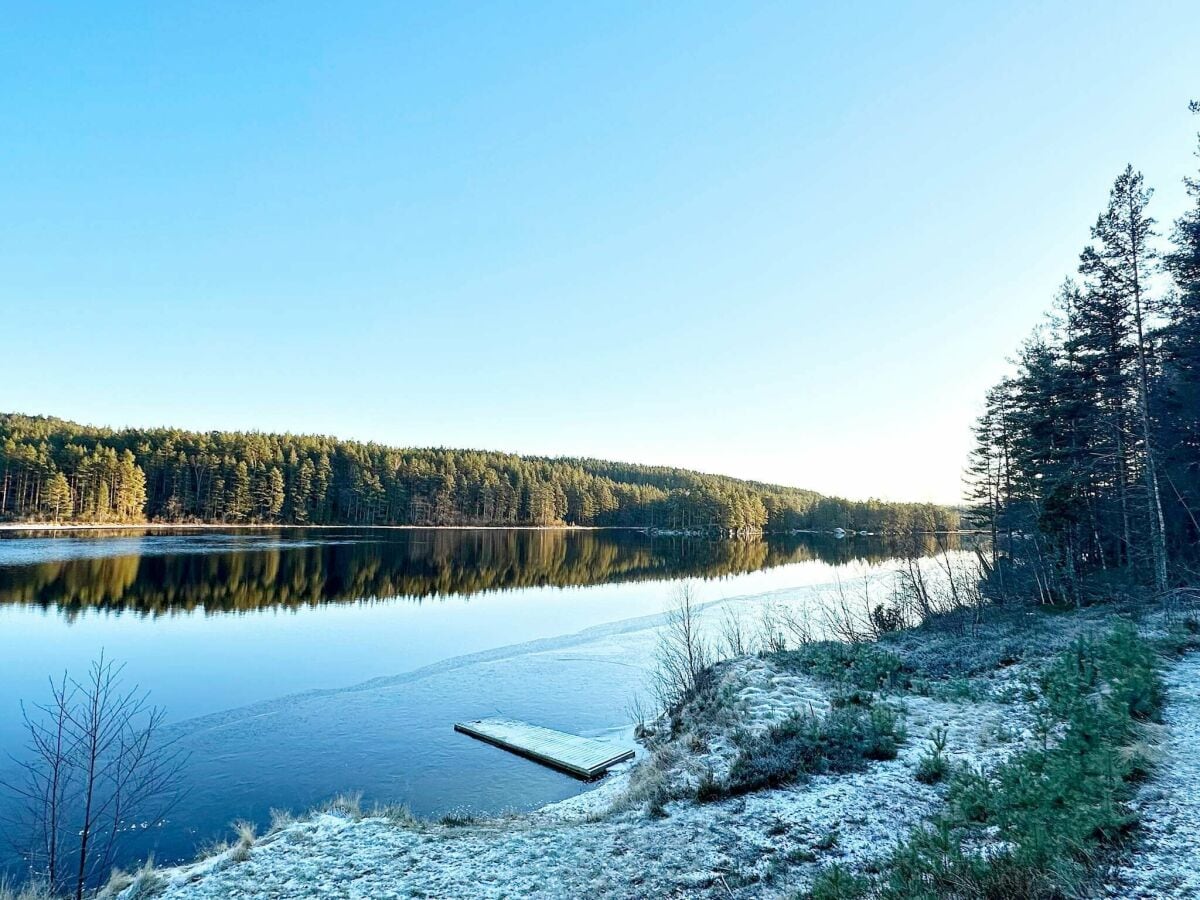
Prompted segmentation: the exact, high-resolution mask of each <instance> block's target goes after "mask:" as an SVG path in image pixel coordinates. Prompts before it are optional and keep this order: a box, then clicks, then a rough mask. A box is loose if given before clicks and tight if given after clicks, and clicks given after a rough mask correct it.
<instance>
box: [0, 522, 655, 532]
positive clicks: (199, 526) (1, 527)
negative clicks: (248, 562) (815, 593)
mask: <svg viewBox="0 0 1200 900" xmlns="http://www.w3.org/2000/svg"><path fill="white" fill-rule="evenodd" d="M135 528H142V529H144V528H162V529H168V528H169V529H171V530H173V531H184V530H186V531H233V530H238V531H263V530H267V529H271V530H275V529H279V528H306V529H318V528H319V529H322V530H330V531H333V530H338V529H347V528H386V529H389V530H394V531H403V530H408V531H415V530H421V531H644V530H645V529H644V528H642V527H640V526H637V525H297V524H295V523H286V524H285V523H282V522H279V523H267V522H229V523H223V522H109V523H104V522H57V523H55V522H42V523H39V522H0V531H115V530H123V529H124V530H132V529H135Z"/></svg>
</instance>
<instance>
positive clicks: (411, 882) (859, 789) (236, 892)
mask: <svg viewBox="0 0 1200 900" xmlns="http://www.w3.org/2000/svg"><path fill="white" fill-rule="evenodd" d="M1018 668H1019V667H1013V668H1012V669H1005V670H1002V674H1001V673H997V674H996V675H995V678H994V680H993V681H989V680H988V679H987V678H983V679H980V680H979V684H980V686H979V687H978V688H977V689H976V690H974V691H973V692H972V695H971V698H970V699H967V698H965V697H964V699H961V700H955V699H945V698H943V699H934V698H933V697H924V696H920V697H919V696H913V695H905V696H903V697H900V698H896V700H895V701H894V702H896V703H898V704H899V705H900V706H901V707H902V709H903V712H904V717H905V723H906V726H907V731H908V740H907V742H906V743H905V744H904V745H903V746H902V747H901V751H900V754H899V756H898V757H897V758H896V759H894V760H891V761H886V762H877V763H872V764H870V766H869V767H868V768H867V769H866V770H865V771H862V772H858V773H853V774H849V775H840V776H818V777H814V778H812V779H811V780H809V781H807V782H804V783H800V784H796V785H793V786H789V787H785V788H779V789H774V790H764V791H760V792H757V793H752V794H748V795H746V796H743V797H739V798H735V799H726V800H723V801H720V802H716V803H708V804H698V803H697V802H696V801H695V800H693V799H677V800H673V801H671V802H669V803H667V804H666V806H665V816H663V815H660V814H658V813H657V811H654V810H651V809H650V808H649V805H648V804H646V803H643V802H641V801H640V799H639V796H640V795H639V790H640V789H641V788H642V787H644V783H645V781H646V779H647V778H648V777H661V778H665V779H666V780H667V781H668V782H670V783H671V784H673V785H676V786H683V787H686V786H687V785H689V784H692V783H694V782H695V780H696V779H698V778H699V777H700V776H701V774H702V773H704V772H708V771H711V772H714V773H716V774H717V775H718V776H720V775H721V773H723V772H725V771H727V770H728V766H729V763H730V761H731V760H732V759H733V757H734V755H735V753H736V747H735V745H734V743H733V740H732V735H733V733H734V731H735V730H736V729H743V730H745V731H748V732H750V733H754V732H761V731H763V730H765V729H766V728H768V727H769V726H770V725H771V724H773V723H775V722H778V721H780V720H782V719H783V718H785V717H786V716H788V715H789V714H791V713H793V712H795V711H798V710H799V711H802V712H808V711H810V710H811V711H813V712H820V711H821V710H822V709H824V708H826V707H827V706H828V704H829V700H830V695H829V693H828V692H827V689H826V688H825V687H824V686H823V685H822V684H820V683H818V682H816V681H815V680H813V679H811V678H809V677H807V676H804V675H798V674H796V673H795V672H792V671H788V670H785V669H783V668H781V667H780V666H778V665H776V664H775V663H774V662H772V661H770V660H767V659H759V658H756V657H746V658H742V659H739V660H736V661H734V662H732V663H730V664H727V665H725V666H724V667H723V668H722V669H721V670H720V675H719V677H720V681H719V684H718V693H719V695H720V696H721V697H722V698H723V702H722V704H721V710H722V712H721V716H720V717H719V718H717V719H716V720H712V721H706V722H703V723H702V722H696V723H691V724H689V725H688V727H686V728H685V729H684V731H683V733H681V734H679V735H678V736H677V737H676V738H674V739H673V740H672V742H670V746H669V748H668V750H669V752H666V753H664V752H663V745H660V746H659V748H658V749H657V750H656V752H655V754H654V757H653V758H643V759H642V760H641V761H639V762H635V763H633V764H630V765H629V766H627V767H626V768H625V769H624V770H623V771H620V772H617V773H615V774H613V775H610V776H609V778H608V779H607V780H606V781H605V782H604V783H603V784H602V785H601V786H600V787H599V788H597V789H596V790H594V791H591V792H589V793H587V794H582V795H580V796H577V797H573V798H570V799H568V800H566V801H563V802H561V803H558V804H554V805H551V806H549V807H545V808H543V809H541V810H538V811H536V812H533V813H530V814H526V815H521V816H512V817H507V818H503V819H498V820H493V821H487V822H480V823H467V824H459V825H445V824H429V823H420V822H411V821H404V820H402V819H401V820H397V819H396V818H395V817H393V818H388V817H384V816H378V817H372V816H366V817H358V816H355V815H352V814H349V813H345V812H343V813H339V814H331V813H320V814H317V815H314V816H312V817H309V818H307V819H304V820H302V821H299V822H293V823H291V824H287V825H284V826H282V827H280V828H279V829H277V830H276V831H274V832H273V833H272V834H270V835H268V836H267V837H265V838H262V839H260V840H258V841H257V842H256V843H255V844H254V845H253V846H250V847H248V848H247V847H243V848H240V849H239V848H234V849H231V850H227V851H225V852H223V853H220V854H218V855H216V856H212V857H209V858H208V859H206V860H203V861H201V862H199V863H197V864H194V865H191V866H182V867H178V868H175V869H168V870H161V871H159V872H157V873H156V874H155V876H154V877H153V879H147V882H151V881H152V882H153V883H154V885H155V887H157V888H159V893H158V896H162V897H165V898H193V900H198V898H251V897H270V898H293V897H295V898H300V897H346V898H390V897H439V898H440V897H445V898H451V897H496V898H499V897H579V896H585V895H592V896H604V897H629V898H634V897H637V898H641V897H647V896H661V897H672V896H688V897H731V896H732V897H751V896H753V897H784V896H788V895H790V894H791V893H793V892H794V891H796V890H798V889H802V888H803V887H805V886H806V885H807V884H808V883H809V881H810V880H811V878H812V877H813V876H814V875H815V873H816V872H817V871H819V870H820V869H821V868H822V867H824V866H825V865H827V864H829V863H831V862H840V863H842V864H843V865H849V866H850V867H852V868H860V867H862V866H864V865H866V864H868V863H869V861H870V860H872V859H874V858H877V857H879V856H880V855H882V854H884V853H886V852H887V850H888V849H889V848H890V847H891V846H892V845H893V843H894V842H895V841H896V840H897V839H899V838H901V837H903V835H904V834H905V833H906V832H907V830H908V829H909V828H910V827H911V826H913V825H915V824H916V823H917V822H918V821H920V820H921V819H922V818H924V817H925V816H926V815H928V814H929V812H930V811H931V810H932V809H933V808H934V807H935V805H936V804H937V803H938V802H939V791H938V789H937V788H935V787H930V786H927V785H923V784H921V783H919V782H918V781H917V780H916V779H915V778H914V770H915V767H916V764H917V760H918V759H919V757H920V756H921V755H922V754H923V753H924V752H925V750H926V748H927V747H928V740H927V738H928V736H929V735H930V734H931V732H932V731H933V729H935V728H939V727H941V728H945V729H947V730H948V732H949V735H950V737H949V742H948V753H949V754H950V755H951V756H952V758H956V759H959V760H965V761H969V762H971V763H972V764H974V765H985V766H986V765H991V764H993V763H995V762H997V761H999V760H1000V759H1002V758H1003V757H1004V756H1005V755H1007V754H1008V753H1010V752H1012V750H1013V749H1015V748H1016V747H1017V746H1019V745H1020V743H1021V736H1020V732H1021V730H1022V728H1023V727H1024V722H1023V717H1024V715H1025V713H1024V707H1022V706H1021V705H1019V704H1014V703H1012V702H1009V701H1010V700H1011V696H1012V694H1013V690H1012V688H1013V686H1014V679H1015V678H1016V677H1017V673H1016V670H1017V669H1018ZM651 767H657V768H658V769H661V771H660V772H657V773H655V772H649V771H648V769H650V768H651ZM145 886H147V887H148V886H150V885H149V883H147V884H146V885H145ZM134 892H135V889H134V888H131V889H130V890H129V891H127V892H126V893H125V894H124V896H125V897H133V896H134V895H135V893H134Z"/></svg>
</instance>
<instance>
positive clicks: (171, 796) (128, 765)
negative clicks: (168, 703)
mask: <svg viewBox="0 0 1200 900" xmlns="http://www.w3.org/2000/svg"><path fill="white" fill-rule="evenodd" d="M123 668H124V667H123V666H120V665H116V664H115V663H113V662H112V661H111V660H109V659H107V658H106V657H105V656H104V654H103V653H101V655H100V657H99V658H98V659H97V660H96V661H95V662H93V663H92V665H91V667H90V668H89V670H88V674H87V676H86V677H84V678H83V679H82V680H81V681H76V680H75V679H72V678H69V677H68V676H67V675H65V674H64V675H63V677H62V679H61V680H60V681H51V683H50V699H49V700H48V701H47V702H45V703H40V704H34V705H32V706H24V705H23V706H22V712H23V715H24V719H25V728H26V731H27V733H28V735H29V741H28V745H27V753H26V756H25V757H24V758H21V759H16V760H15V761H16V763H17V765H18V769H17V771H18V772H19V774H18V776H17V777H16V778H15V779H14V780H12V781H10V782H3V783H0V784H2V785H3V787H5V788H7V789H8V790H9V791H10V792H12V793H13V794H15V795H16V796H17V797H18V798H20V800H21V803H20V804H19V807H20V812H19V813H18V814H17V818H16V821H14V822H10V825H14V826H16V830H17V833H18V834H20V835H23V837H21V838H19V839H18V846H19V848H20V849H22V850H23V851H24V852H25V853H26V854H27V855H28V858H29V860H30V864H31V869H32V871H31V875H32V877H33V878H35V879H37V880H39V881H44V882H46V883H47V884H49V886H50V888H51V890H52V891H54V892H55V893H56V894H71V895H74V897H75V898H76V900H82V897H83V895H84V892H85V891H86V890H88V889H90V888H92V887H94V886H95V885H96V884H97V883H98V882H99V881H100V880H101V879H102V878H103V877H104V876H105V875H106V874H107V873H108V871H109V870H110V869H111V868H112V866H113V863H114V861H115V859H116V855H117V852H118V850H119V848H120V839H121V835H122V833H123V832H127V831H128V830H129V828H130V826H131V825H132V824H133V823H136V822H158V821H161V819H162V818H163V816H165V815H166V814H167V812H168V811H169V810H170V808H171V807H172V806H173V805H174V804H175V803H176V802H178V800H179V797H180V787H179V784H180V778H179V776H180V772H181V770H182V767H183V765H184V763H185V762H186V760H185V757H184V755H183V753H182V752H181V751H180V749H179V748H178V746H177V745H176V744H175V743H174V742H172V741H169V740H164V739H163V735H162V724H163V720H164V715H165V714H164V711H163V710H162V709H161V708H160V707H156V706H151V705H150V703H149V699H148V697H149V695H148V694H146V693H142V692H141V691H140V690H139V689H138V688H137V686H136V685H135V686H133V687H132V688H126V687H125V685H124V684H123V682H122V677H121V675H122V670H123Z"/></svg>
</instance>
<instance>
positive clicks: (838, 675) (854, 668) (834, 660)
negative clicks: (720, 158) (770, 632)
mask: <svg viewBox="0 0 1200 900" xmlns="http://www.w3.org/2000/svg"><path fill="white" fill-rule="evenodd" d="M773 659H774V660H775V661H776V662H777V663H779V664H780V665H782V666H785V667H787V668H790V669H797V670H800V671H802V672H805V673H806V674H809V675H812V676H814V677H816V678H820V679H822V680H824V681H828V682H832V683H833V684H835V685H837V686H838V687H839V688H840V689H841V690H842V692H844V693H849V692H850V691H853V690H859V691H877V690H907V688H908V687H909V684H910V683H911V679H910V677H909V676H910V673H909V671H908V670H907V667H906V666H905V665H904V661H903V660H902V659H901V658H900V657H899V656H897V655H896V654H894V653H890V652H888V651H887V650H883V649H880V648H879V647H878V646H876V645H874V644H846V643H842V642H840V641H818V642H815V643H812V644H805V645H804V646H803V647H800V648H799V649H796V650H786V651H784V652H782V653H777V654H775V655H774V657H773Z"/></svg>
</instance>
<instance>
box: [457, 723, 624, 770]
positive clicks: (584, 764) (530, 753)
mask: <svg viewBox="0 0 1200 900" xmlns="http://www.w3.org/2000/svg"><path fill="white" fill-rule="evenodd" d="M454 730H455V731H460V732H462V733H463V734H466V735H470V736H471V737H473V738H476V739H478V740H481V741H486V742H487V743H489V744H494V745H495V746H497V747H500V748H502V749H504V750H508V751H509V752H510V753H516V754H517V755H518V756H524V757H525V758H527V759H532V760H533V761H534V762H539V763H541V764H542V765H545V766H550V767H551V768H552V769H558V770H559V771H560V772H566V773H567V774H568V775H574V776H575V777H576V778H582V779H583V780H585V781H590V780H592V779H593V778H599V777H600V776H601V775H603V774H604V773H605V772H607V771H608V770H609V769H610V768H611V767H613V766H615V765H616V764H617V763H620V762H624V761H625V760H627V759H633V751H632V750H626V749H623V748H621V747H618V746H616V745H615V744H609V743H607V742H606V741H597V740H594V739H593V738H585V737H579V735H575V734H567V733H566V732H565V731H555V730H554V729H553V728H542V727H541V726H540V725H530V724H529V723H528V722H519V721H517V720H516V719H475V720H474V721H471V722H457V723H455V725H454Z"/></svg>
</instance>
